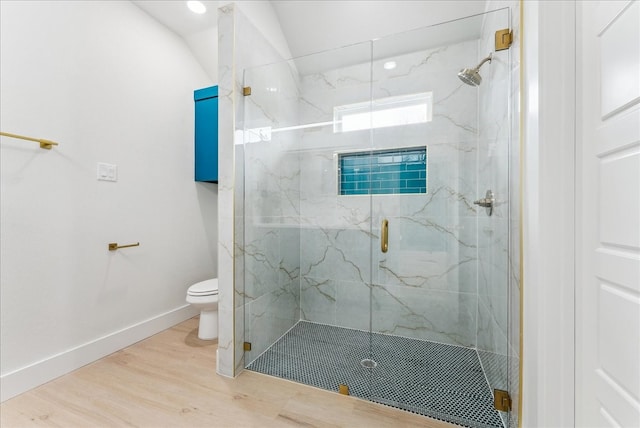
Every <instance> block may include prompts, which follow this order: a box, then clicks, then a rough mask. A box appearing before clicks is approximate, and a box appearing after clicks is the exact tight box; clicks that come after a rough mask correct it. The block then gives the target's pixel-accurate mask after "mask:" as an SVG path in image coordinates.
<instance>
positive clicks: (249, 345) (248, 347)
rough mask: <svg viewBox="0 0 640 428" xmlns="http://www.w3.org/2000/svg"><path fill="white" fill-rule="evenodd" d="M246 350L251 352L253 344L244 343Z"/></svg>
mask: <svg viewBox="0 0 640 428" xmlns="http://www.w3.org/2000/svg"><path fill="white" fill-rule="evenodd" d="M244 350H245V351H251V342H244Z"/></svg>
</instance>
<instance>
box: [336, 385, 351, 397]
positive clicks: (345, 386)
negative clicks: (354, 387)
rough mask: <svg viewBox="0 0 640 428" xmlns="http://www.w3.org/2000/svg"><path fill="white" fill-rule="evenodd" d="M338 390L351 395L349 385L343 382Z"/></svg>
mask: <svg viewBox="0 0 640 428" xmlns="http://www.w3.org/2000/svg"><path fill="white" fill-rule="evenodd" d="M338 392H339V393H340V394H342V395H349V385H345V384H344V383H341V384H340V385H338Z"/></svg>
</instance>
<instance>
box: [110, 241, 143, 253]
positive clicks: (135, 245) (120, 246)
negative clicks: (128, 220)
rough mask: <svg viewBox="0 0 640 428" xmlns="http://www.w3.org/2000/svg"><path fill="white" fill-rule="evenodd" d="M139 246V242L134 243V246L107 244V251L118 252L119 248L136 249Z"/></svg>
mask: <svg viewBox="0 0 640 428" xmlns="http://www.w3.org/2000/svg"><path fill="white" fill-rule="evenodd" d="M139 245H140V243H139V242H136V243H135V244H129V245H118V244H117V243H116V242H111V243H109V251H115V250H119V249H120V248H129V247H137V246H139Z"/></svg>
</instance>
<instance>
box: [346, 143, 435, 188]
mask: <svg viewBox="0 0 640 428" xmlns="http://www.w3.org/2000/svg"><path fill="white" fill-rule="evenodd" d="M338 165H339V169H338V174H339V177H338V179H339V182H340V194H341V195H363V194H371V193H373V194H400V193H426V192H427V148H426V147H420V148H400V149H395V150H380V151H374V152H371V151H363V152H357V153H345V154H341V155H339V159H338Z"/></svg>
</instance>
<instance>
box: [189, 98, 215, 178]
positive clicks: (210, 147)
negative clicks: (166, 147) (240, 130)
mask: <svg viewBox="0 0 640 428" xmlns="http://www.w3.org/2000/svg"><path fill="white" fill-rule="evenodd" d="M193 100H194V102H195V109H196V116H195V117H196V123H195V159H196V165H195V180H196V181H206V182H209V183H217V182H218V87H217V86H211V87H209V88H203V89H196V90H195V91H193Z"/></svg>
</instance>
